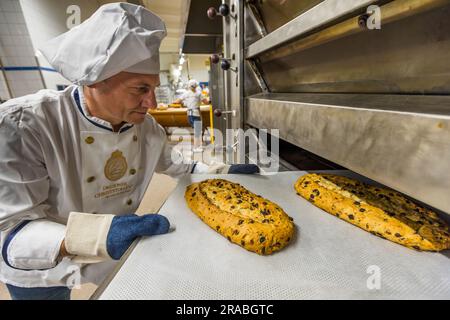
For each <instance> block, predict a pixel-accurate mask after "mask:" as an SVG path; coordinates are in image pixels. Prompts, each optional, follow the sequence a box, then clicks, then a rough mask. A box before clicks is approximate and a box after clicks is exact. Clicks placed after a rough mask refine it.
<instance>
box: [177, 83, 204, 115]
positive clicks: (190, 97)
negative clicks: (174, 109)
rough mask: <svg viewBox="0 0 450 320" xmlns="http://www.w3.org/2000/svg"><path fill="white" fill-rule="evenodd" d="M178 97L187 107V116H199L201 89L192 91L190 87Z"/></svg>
mask: <svg viewBox="0 0 450 320" xmlns="http://www.w3.org/2000/svg"><path fill="white" fill-rule="evenodd" d="M180 99H181V100H182V101H183V104H184V105H185V106H186V108H187V109H188V111H187V112H188V116H194V117H200V102H201V100H202V93H201V91H198V90H196V91H195V92H192V90H191V89H188V90H186V91H185V92H184V93H183V94H182V95H181V97H180Z"/></svg>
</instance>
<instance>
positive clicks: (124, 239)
mask: <svg viewBox="0 0 450 320" xmlns="http://www.w3.org/2000/svg"><path fill="white" fill-rule="evenodd" d="M169 227H170V223H169V220H167V218H166V217H164V216H161V215H159V214H146V215H143V216H137V215H135V214H131V215H126V216H116V217H114V219H113V221H112V223H111V227H110V229H109V232H108V237H107V240H106V245H107V250H108V254H109V255H110V256H111V258H113V259H114V260H118V259H120V258H121V257H122V255H123V254H124V253H125V251H127V249H128V247H129V246H130V245H131V244H132V243H133V241H134V240H135V239H136V238H138V237H143V236H153V235H159V234H164V233H167V232H169Z"/></svg>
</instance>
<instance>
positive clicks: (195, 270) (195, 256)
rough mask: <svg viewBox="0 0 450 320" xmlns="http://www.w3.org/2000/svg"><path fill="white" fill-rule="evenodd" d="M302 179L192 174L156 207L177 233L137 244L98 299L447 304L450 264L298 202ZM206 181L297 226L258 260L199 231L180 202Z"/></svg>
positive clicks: (286, 174)
mask: <svg viewBox="0 0 450 320" xmlns="http://www.w3.org/2000/svg"><path fill="white" fill-rule="evenodd" d="M304 174H306V172H284V173H278V174H276V175H272V176H260V175H192V176H188V177H185V178H184V179H182V180H181V181H180V182H179V184H178V186H177V188H176V189H175V191H174V192H173V193H172V195H171V196H170V197H169V199H168V200H167V201H166V203H165V204H164V206H163V207H162V208H161V210H160V214H163V215H165V216H166V217H168V218H169V220H170V221H171V223H172V224H174V225H175V226H176V230H175V231H173V232H171V233H169V234H166V235H161V236H155V237H149V238H145V239H143V240H141V241H140V242H139V243H138V244H137V246H136V248H135V249H134V251H133V252H132V253H131V255H130V256H129V257H128V259H127V260H126V261H125V263H124V264H123V265H122V267H121V269H120V270H119V271H118V272H117V274H116V275H115V277H114V278H113V279H112V281H111V282H110V283H109V284H108V286H107V287H106V289H105V290H104V291H103V293H102V294H101V295H100V297H99V298H100V299H186V300H190V299H212V300H216V299H218V300H222V299H223V300H234V299H245V300H259V299H268V300H285V299H289V300H291V299H296V300H297V299H450V276H449V275H450V273H449V272H450V258H449V256H450V255H449V254H448V251H447V252H443V253H430V252H417V251H414V250H411V249H408V248H405V247H403V246H401V245H398V244H395V243H392V242H390V241H388V240H385V239H382V238H379V237H376V236H374V235H372V234H370V233H368V232H366V231H364V230H362V229H359V228H357V227H355V226H353V225H351V224H349V223H347V222H345V221H343V220H340V219H338V218H336V217H334V216H332V215H330V214H328V213H326V212H324V211H322V210H321V209H319V208H317V207H315V206H314V205H312V204H311V203H309V202H308V201H306V200H305V199H303V198H301V197H300V196H298V195H297V194H296V192H295V190H294V187H293V186H294V183H295V181H296V180H297V178H298V177H300V176H302V175H304ZM208 178H223V179H227V180H230V181H233V182H237V183H240V184H241V185H243V186H244V187H246V188H247V189H249V190H250V191H252V192H254V193H256V194H259V195H261V196H263V197H265V198H267V199H269V200H271V201H274V202H276V203H277V204H278V205H280V206H281V207H282V208H283V209H284V210H285V211H286V212H287V213H288V215H289V216H291V217H293V218H294V223H295V225H296V229H297V230H296V237H295V239H294V240H293V241H292V242H291V243H290V244H289V245H288V246H287V247H285V248H284V249H283V250H282V251H280V252H278V253H275V254H273V255H271V256H259V255H257V254H255V253H252V252H249V251H247V250H245V249H243V248H241V247H239V246H237V245H235V244H233V243H231V242H229V241H228V240H227V239H226V238H224V237H223V236H221V235H220V234H218V233H217V232H215V231H214V230H213V229H211V228H210V227H209V226H207V225H206V224H204V223H203V222H202V221H201V220H200V219H199V218H198V217H197V216H196V215H195V214H194V213H192V212H191V211H190V209H189V208H188V207H187V205H186V203H185V200H184V191H185V189H186V186H187V185H189V184H190V183H192V182H199V181H202V180H205V179H208Z"/></svg>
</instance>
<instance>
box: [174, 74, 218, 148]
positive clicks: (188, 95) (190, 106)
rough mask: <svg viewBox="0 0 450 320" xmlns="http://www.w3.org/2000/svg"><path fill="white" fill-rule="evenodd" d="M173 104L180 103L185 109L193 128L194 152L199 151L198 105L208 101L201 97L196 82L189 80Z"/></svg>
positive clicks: (199, 120) (201, 125)
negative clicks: (184, 89) (185, 88)
mask: <svg viewBox="0 0 450 320" xmlns="http://www.w3.org/2000/svg"><path fill="white" fill-rule="evenodd" d="M174 103H182V104H183V105H184V106H185V107H186V108H187V117H188V122H189V124H190V125H191V127H192V128H194V151H201V150H202V134H203V123H202V117H201V111H200V104H201V103H203V104H208V103H209V100H208V99H205V98H203V97H202V92H201V90H200V87H199V85H198V82H197V80H195V79H191V80H189V81H188V88H187V90H186V91H185V92H184V93H183V94H182V95H181V96H180V98H178V99H176V100H175V101H174Z"/></svg>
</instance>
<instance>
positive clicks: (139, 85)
mask: <svg viewBox="0 0 450 320" xmlns="http://www.w3.org/2000/svg"><path fill="white" fill-rule="evenodd" d="M160 85H161V83H160V82H158V83H156V84H148V83H146V82H138V83H136V84H135V86H138V87H159V86H160Z"/></svg>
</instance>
